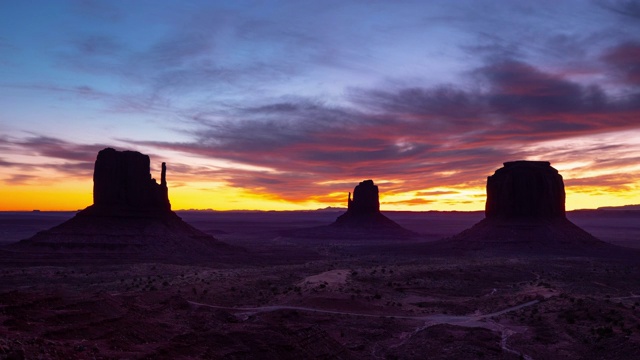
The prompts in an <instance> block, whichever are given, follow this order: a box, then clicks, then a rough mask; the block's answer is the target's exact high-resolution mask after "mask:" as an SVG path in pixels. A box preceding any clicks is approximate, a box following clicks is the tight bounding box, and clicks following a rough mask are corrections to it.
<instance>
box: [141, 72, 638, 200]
mask: <svg viewBox="0 0 640 360" xmlns="http://www.w3.org/2000/svg"><path fill="white" fill-rule="evenodd" d="M472 74H473V76H475V77H476V78H477V79H479V84H480V85H481V86H478V87H476V88H464V87H456V86H453V85H444V86H433V87H420V86H412V87H397V88H386V89H375V88H374V89H355V88H354V89H351V90H350V91H349V99H350V101H351V102H350V104H347V105H341V106H336V105H331V104H326V103H322V102H318V101H314V100H311V99H307V98H302V97H289V98H287V99H286V101H279V102H271V103H264V104H261V105H253V106H252V105H248V106H245V107H240V106H230V107H227V108H226V109H224V110H222V111H219V112H217V111H215V110H208V109H206V108H202V109H199V110H198V111H197V112H195V113H194V114H193V115H191V120H192V121H193V123H194V124H197V126H198V130H197V131H194V132H193V133H192V134H191V136H192V138H193V141H191V142H181V143H172V142H155V141H143V142H139V141H136V142H133V143H134V144H138V145H145V146H153V147H158V148H162V149H169V150H174V151H179V152H185V153H189V154H195V155H198V156H202V157H207V158H216V159H224V160H228V161H231V162H232V163H235V164H244V165H249V166H255V167H261V168H264V169H265V170H260V171H253V170H246V169H245V170H235V169H230V168H227V169H223V170H220V171H219V172H218V175H220V176H222V177H223V178H224V179H225V181H227V182H228V183H229V184H231V185H232V186H236V187H241V188H245V189H251V190H254V191H262V192H265V193H269V194H274V196H277V197H280V198H283V199H287V200H290V201H300V200H304V199H309V198H310V196H313V195H314V194H315V195H318V194H319V193H325V194H326V193H330V192H333V191H345V192H346V191H349V190H350V189H351V187H352V186H348V187H346V186H344V185H341V188H340V189H338V188H336V187H335V186H333V185H326V184H328V183H331V182H333V181H335V180H337V179H341V178H351V179H358V178H372V179H374V180H377V179H381V180H382V179H389V180H393V181H392V182H390V183H389V184H388V186H387V187H386V188H385V191H388V192H389V193H398V192H406V191H410V190H417V189H423V188H428V187H434V186H442V185H446V186H459V185H461V184H466V185H467V186H478V187H482V186H484V181H485V178H486V176H487V175H490V173H491V172H492V171H493V170H495V169H496V168H498V167H499V166H500V165H501V163H502V162H504V161H510V160H516V159H521V158H531V157H535V155H536V154H532V153H531V151H530V150H527V149H528V148H530V147H531V146H532V145H535V144H536V143H538V142H543V141H549V140H554V139H556V140H561V139H570V138H573V137H580V136H589V135H592V134H596V133H602V132H614V131H622V130H629V129H637V128H638V126H639V124H638V123H637V118H638V115H639V114H640V102H638V103H636V102H634V101H632V99H631V98H629V97H625V98H619V97H613V96H610V95H608V94H607V93H606V92H605V91H604V90H603V89H601V88H600V87H599V86H597V85H589V84H582V83H578V82H574V81H572V80H570V79H569V78H566V77H563V76H562V75H558V74H553V73H550V72H546V71H543V70H541V69H539V68H536V67H534V66H533V65H530V64H527V63H524V62H522V61H517V60H513V59H494V60H493V61H492V62H490V63H488V64H486V65H483V66H481V67H479V68H477V69H476V70H474V71H473V72H472ZM602 149H603V148H600V150H602ZM566 151H567V152H573V153H576V152H580V151H581V150H580V149H576V148H567V149H566ZM595 151H597V149H594V152H595ZM557 155H558V156H559V157H564V156H566V154H565V155H562V154H557ZM546 160H550V161H552V162H553V161H554V160H555V159H546ZM323 184H324V185H323ZM334 184H335V183H334Z"/></svg>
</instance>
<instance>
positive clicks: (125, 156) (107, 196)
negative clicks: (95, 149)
mask: <svg viewBox="0 0 640 360" xmlns="http://www.w3.org/2000/svg"><path fill="white" fill-rule="evenodd" d="M149 163H150V161H149V156H147V155H144V154H141V153H139V152H136V151H116V150H114V149H112V148H106V149H104V150H101V151H100V152H99V153H98V157H97V159H96V163H95V167H94V172H93V203H94V208H96V209H98V210H106V211H108V210H116V209H128V210H161V211H162V210H164V211H170V210H171V204H170V202H169V195H168V189H167V180H166V169H167V168H166V164H165V163H162V174H161V182H160V184H158V183H157V182H156V180H155V179H153V178H152V177H151V174H150V170H149Z"/></svg>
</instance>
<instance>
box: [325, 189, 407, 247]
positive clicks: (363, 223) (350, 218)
mask: <svg viewBox="0 0 640 360" xmlns="http://www.w3.org/2000/svg"><path fill="white" fill-rule="evenodd" d="M347 205H348V207H347V212H346V213H344V214H342V215H340V216H339V217H338V218H337V219H336V221H335V222H334V223H333V224H331V227H339V228H340V229H341V230H340V231H341V232H342V233H341V234H340V235H339V236H343V237H344V236H347V237H349V236H351V237H354V236H356V237H358V236H359V237H363V238H366V237H371V236H373V235H376V236H385V237H407V236H414V235H415V234H414V233H413V232H411V231H409V230H407V229H405V228H403V227H402V226H400V225H398V224H397V223H396V222H395V221H393V220H391V219H389V218H388V217H386V216H384V215H383V214H382V213H381V212H380V199H379V194H378V186H376V185H375V184H374V183H373V180H364V181H362V182H360V183H359V184H358V185H356V187H355V188H354V189H353V199H351V193H349V200H348V203H347ZM351 233H353V234H351ZM354 234H355V235H354Z"/></svg>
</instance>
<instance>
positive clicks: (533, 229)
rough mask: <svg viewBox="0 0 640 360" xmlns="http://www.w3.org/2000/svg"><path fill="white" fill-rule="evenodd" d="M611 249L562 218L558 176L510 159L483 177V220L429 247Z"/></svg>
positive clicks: (547, 167) (542, 164)
mask: <svg viewBox="0 0 640 360" xmlns="http://www.w3.org/2000/svg"><path fill="white" fill-rule="evenodd" d="M612 248H614V247H613V246H612V245H609V244H607V243H604V242H602V241H600V240H598V239H596V238H595V237H593V236H592V235H591V234H589V233H587V232H586V231H584V230H582V229H581V228H579V227H578V226H576V225H575V224H573V223H572V222H571V221H569V220H568V219H567V218H566V215H565V192H564V183H563V181H562V176H561V175H560V174H559V173H558V171H557V170H556V169H554V168H553V167H551V164H550V163H549V162H546V161H513V162H506V163H504V167H502V168H500V169H498V170H496V171H495V173H494V174H493V175H491V176H489V177H488V178H487V201H486V207H485V218H484V219H483V220H482V221H480V222H479V223H477V224H475V225H474V226H473V227H471V228H469V229H467V230H465V231H463V232H461V233H460V234H458V235H456V236H454V237H452V238H450V239H445V240H441V241H438V242H436V243H434V249H440V250H442V249H448V250H452V249H455V250H457V251H458V252H462V253H466V252H469V251H473V252H481V253H491V254H496V253H497V254H525V255H545V254H568V255H575V254H586V253H589V254H592V253H599V252H602V251H606V250H607V249H609V250H610V249H612Z"/></svg>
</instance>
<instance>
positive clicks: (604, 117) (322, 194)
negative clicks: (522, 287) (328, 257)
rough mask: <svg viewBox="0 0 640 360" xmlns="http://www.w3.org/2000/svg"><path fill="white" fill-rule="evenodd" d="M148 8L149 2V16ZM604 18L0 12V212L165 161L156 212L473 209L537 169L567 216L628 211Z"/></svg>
mask: <svg viewBox="0 0 640 360" xmlns="http://www.w3.org/2000/svg"><path fill="white" fill-rule="evenodd" d="M159 4H161V5H159ZM629 4H632V3H631V2H624V1H563V2H550V1H549V2H547V1H543V2H536V3H535V4H533V3H530V2H515V1H514V2H505V1H486V2H483V4H482V6H479V5H478V3H477V2H476V1H470V0H469V1H456V2H449V1H441V2H440V1H435V2H431V1H430V2H424V1H415V2H413V1H408V2H402V3H396V2H375V1H373V2H368V1H367V2H360V1H353V2H350V1H348V2H344V1H336V2H334V1H318V2H302V1H274V2H253V1H232V2H223V1H220V2H217V1H190V2H183V1H162V2H159V3H155V2H154V3H153V4H152V3H149V2H144V1H136V2H128V1H98V0H96V1H55V2H31V1H17V0H16V1H13V0H10V1H3V2H2V4H0V109H1V110H0V211H12V210H27V211H29V210H33V209H40V210H77V209H81V208H84V207H86V206H88V205H90V204H91V202H92V194H91V192H92V186H93V183H92V172H93V163H94V161H95V158H96V155H97V153H98V151H99V150H101V149H103V148H105V147H113V148H116V149H117V150H137V151H140V152H142V153H145V154H148V155H149V156H150V157H151V166H152V169H151V171H152V175H153V176H154V177H156V178H158V177H159V170H158V169H159V166H160V164H161V163H162V162H167V164H168V175H167V177H168V181H169V195H170V200H171V203H172V207H173V209H176V210H177V209H214V210H234V209H252V210H305V209H317V208H324V207H328V206H334V207H335V206H340V207H344V206H346V198H347V193H348V192H349V191H352V190H353V187H354V186H355V185H356V184H357V183H358V182H359V181H362V180H364V179H373V180H374V181H375V183H376V184H377V185H378V186H379V189H380V192H381V196H380V199H381V207H382V209H383V210H413V211H428V210H459V211H465V210H482V209H484V201H485V188H484V187H485V182H486V178H487V176H489V175H491V174H493V172H494V171H495V170H496V169H498V168H500V167H501V166H502V163H503V162H507V161H513V160H520V159H523V160H545V161H549V162H551V165H552V166H554V167H555V168H556V169H558V170H559V172H560V173H561V174H562V175H563V177H564V182H565V186H566V192H567V204H566V205H567V209H569V210H572V209H584V208H597V207H601V206H620V205H627V204H640V35H638V34H640V21H639V19H640V15H639V13H638V11H637V7H633V6H631V5H629Z"/></svg>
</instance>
